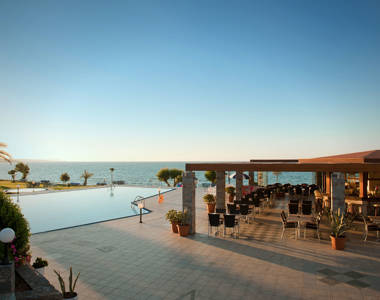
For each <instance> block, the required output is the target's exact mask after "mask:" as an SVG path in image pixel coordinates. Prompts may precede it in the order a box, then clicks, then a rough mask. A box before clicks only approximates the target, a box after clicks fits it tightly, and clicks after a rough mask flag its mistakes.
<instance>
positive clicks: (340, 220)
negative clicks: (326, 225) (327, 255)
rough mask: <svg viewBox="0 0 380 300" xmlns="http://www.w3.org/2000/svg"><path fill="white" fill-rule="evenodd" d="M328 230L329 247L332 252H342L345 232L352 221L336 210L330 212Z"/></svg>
mask: <svg viewBox="0 0 380 300" xmlns="http://www.w3.org/2000/svg"><path fill="white" fill-rule="evenodd" d="M329 217H330V228H331V235H330V238H331V246H332V248H333V249H334V250H344V246H345V243H346V235H345V233H346V231H347V230H348V229H349V228H350V227H351V224H352V221H353V219H352V218H351V217H349V216H348V215H344V214H343V213H341V212H340V209H338V212H334V211H331V214H330V215H329Z"/></svg>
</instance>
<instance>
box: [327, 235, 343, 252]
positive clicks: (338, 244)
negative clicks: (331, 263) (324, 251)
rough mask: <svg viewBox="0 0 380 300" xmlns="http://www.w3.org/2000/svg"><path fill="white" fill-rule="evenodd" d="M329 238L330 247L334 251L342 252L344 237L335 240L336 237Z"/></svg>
mask: <svg viewBox="0 0 380 300" xmlns="http://www.w3.org/2000/svg"><path fill="white" fill-rule="evenodd" d="M330 238H331V247H332V248H333V249H334V250H344V246H345V244H346V237H339V238H336V237H333V236H330Z"/></svg>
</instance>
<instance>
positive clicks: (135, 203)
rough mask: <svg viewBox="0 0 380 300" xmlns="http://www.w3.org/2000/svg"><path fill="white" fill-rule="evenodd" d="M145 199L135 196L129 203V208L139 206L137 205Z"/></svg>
mask: <svg viewBox="0 0 380 300" xmlns="http://www.w3.org/2000/svg"><path fill="white" fill-rule="evenodd" d="M144 200H145V198H144V197H143V196H136V198H135V200H133V201H132V202H131V208H134V207H133V206H137V207H138V206H139V203H141V202H143V201H144Z"/></svg>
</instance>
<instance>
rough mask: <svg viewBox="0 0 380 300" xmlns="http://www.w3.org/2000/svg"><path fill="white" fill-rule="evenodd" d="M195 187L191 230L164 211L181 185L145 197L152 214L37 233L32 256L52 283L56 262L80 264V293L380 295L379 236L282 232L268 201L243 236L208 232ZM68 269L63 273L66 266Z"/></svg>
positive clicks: (177, 200)
mask: <svg viewBox="0 0 380 300" xmlns="http://www.w3.org/2000/svg"><path fill="white" fill-rule="evenodd" d="M204 192H205V190H204V189H200V188H198V189H197V193H196V201H195V209H196V223H197V233H196V234H195V235H193V236H191V237H189V238H181V237H179V236H178V235H176V234H173V233H172V232H171V230H170V224H169V223H167V222H166V221H165V219H164V215H165V213H166V212H167V211H168V210H169V209H172V208H174V209H181V208H182V189H177V190H176V191H173V192H169V193H167V194H165V200H164V203H162V204H158V203H157V199H156V198H152V199H149V200H147V201H146V205H147V207H148V208H149V209H151V210H152V213H150V214H148V215H144V217H143V221H144V223H143V224H139V223H138V217H132V218H125V219H121V220H116V221H109V222H104V223H99V224H94V225H88V226H82V227H77V228H71V229H65V230H60V231H55V232H49V233H43V234H37V235H33V236H32V238H31V242H32V253H33V256H34V257H36V256H42V257H44V258H47V259H48V261H49V267H48V269H47V272H46V277H47V278H48V279H49V280H50V282H51V283H52V284H53V285H54V286H55V287H56V288H58V280H57V278H56V277H55V275H54V273H53V269H57V270H60V271H67V270H68V268H69V267H70V266H73V269H74V272H75V273H76V272H78V271H80V272H81V275H80V279H79V282H78V288H77V289H78V293H79V298H80V299H228V298H230V299H238V298H241V297H243V298H244V299H267V298H274V299H326V298H329V299H379V298H380V271H379V270H380V243H378V242H376V241H375V240H374V239H370V240H369V241H368V242H363V241H362V240H361V239H360V237H359V236H358V235H357V234H355V233H353V234H350V236H349V241H348V243H347V247H346V250H345V251H334V250H332V249H331V245H330V241H328V240H327V239H326V233H322V239H321V241H318V239H316V238H313V237H312V236H311V235H310V236H308V237H307V238H306V239H303V238H302V239H297V240H295V239H294V238H292V237H288V238H287V239H284V240H281V239H280V235H281V231H282V229H281V228H282V225H281V221H280V217H279V212H280V211H281V209H282V208H283V207H284V205H285V202H280V201H279V202H278V203H279V204H278V205H277V206H276V207H275V208H273V209H267V210H265V211H264V213H263V214H261V215H260V216H258V217H257V218H256V221H255V222H254V223H253V224H244V223H242V225H241V230H240V233H241V234H240V239H232V238H230V237H226V238H222V237H214V236H210V237H208V236H207V231H208V225H207V224H208V223H207V222H208V221H207V212H206V208H205V204H204V203H203V200H202V195H203V194H204ZM65 275H66V276H67V272H65Z"/></svg>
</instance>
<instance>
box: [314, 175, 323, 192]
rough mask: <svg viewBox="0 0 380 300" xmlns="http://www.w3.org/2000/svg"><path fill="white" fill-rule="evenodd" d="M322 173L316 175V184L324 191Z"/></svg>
mask: <svg viewBox="0 0 380 300" xmlns="http://www.w3.org/2000/svg"><path fill="white" fill-rule="evenodd" d="M322 179H323V178H322V172H317V173H316V182H315V184H316V185H317V186H318V187H319V188H320V189H321V190H322Z"/></svg>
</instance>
